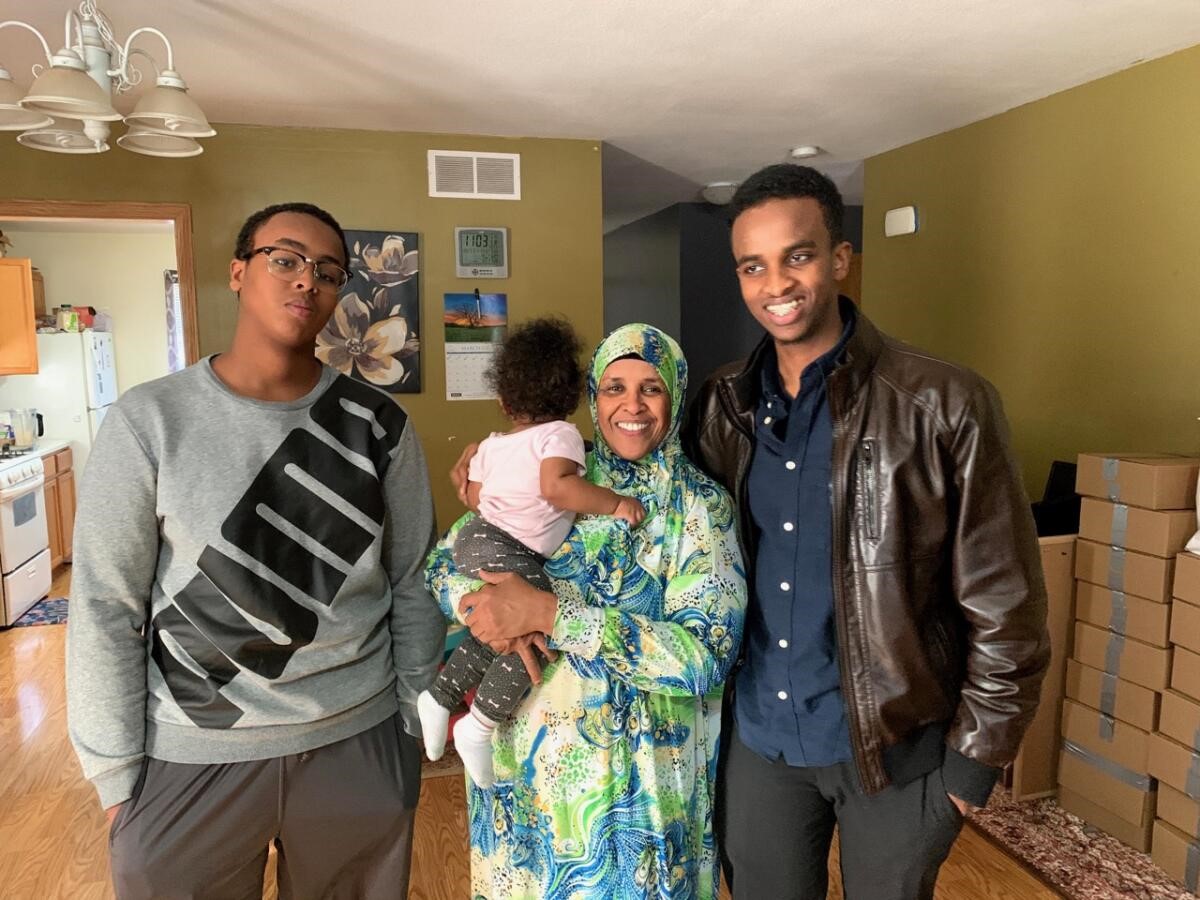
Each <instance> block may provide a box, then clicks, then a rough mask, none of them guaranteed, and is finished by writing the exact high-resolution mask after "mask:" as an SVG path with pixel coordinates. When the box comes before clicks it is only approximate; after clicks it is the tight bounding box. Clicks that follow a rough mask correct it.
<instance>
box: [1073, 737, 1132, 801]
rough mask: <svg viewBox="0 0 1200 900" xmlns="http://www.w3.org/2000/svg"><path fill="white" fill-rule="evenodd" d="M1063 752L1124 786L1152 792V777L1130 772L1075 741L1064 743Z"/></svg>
mask: <svg viewBox="0 0 1200 900" xmlns="http://www.w3.org/2000/svg"><path fill="white" fill-rule="evenodd" d="M1062 746H1063V750H1065V751H1067V753H1070V754H1071V755H1072V756H1074V757H1075V758H1076V759H1081V760H1083V761H1084V762H1085V763H1087V764H1088V765H1089V766H1091V767H1092V768H1093V769H1099V770H1100V771H1101V772H1103V773H1104V774H1105V775H1110V776H1112V777H1113V778H1115V779H1117V781H1119V782H1121V783H1122V784H1127V785H1129V786H1130V787H1131V788H1136V789H1137V790H1139V791H1148V790H1150V776H1149V775H1139V774H1138V773H1137V772H1130V771H1129V770H1128V769H1127V768H1125V767H1124V766H1122V765H1119V764H1117V763H1115V762H1113V761H1112V760H1111V759H1105V758H1104V757H1103V756H1101V755H1100V754H1099V753H1093V752H1092V751H1091V750H1085V749H1084V748H1083V747H1080V746H1079V745H1078V744H1076V743H1075V742H1074V741H1063V743H1062Z"/></svg>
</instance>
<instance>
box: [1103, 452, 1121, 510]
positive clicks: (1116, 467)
mask: <svg viewBox="0 0 1200 900" xmlns="http://www.w3.org/2000/svg"><path fill="white" fill-rule="evenodd" d="M1120 470H1121V461H1120V460H1119V459H1106V460H1104V483H1105V484H1106V485H1108V499H1109V500H1112V501H1113V502H1114V503H1116V502H1117V501H1118V500H1120V499H1121V483H1120V481H1118V480H1117V479H1118V477H1119V474H1118V473H1119V472H1120Z"/></svg>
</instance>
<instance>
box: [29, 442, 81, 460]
mask: <svg viewBox="0 0 1200 900" xmlns="http://www.w3.org/2000/svg"><path fill="white" fill-rule="evenodd" d="M70 446H71V442H70V441H57V440H47V439H42V440H39V441H38V442H37V443H36V444H34V446H33V454H32V455H33V456H38V457H43V456H49V455H50V454H52V453H57V452H58V451H59V450H66V449H67V448H68V447H70Z"/></svg>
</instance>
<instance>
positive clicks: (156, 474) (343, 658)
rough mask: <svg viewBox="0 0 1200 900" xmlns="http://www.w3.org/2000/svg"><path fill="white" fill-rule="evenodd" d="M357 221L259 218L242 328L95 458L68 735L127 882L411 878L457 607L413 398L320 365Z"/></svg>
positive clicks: (117, 419)
mask: <svg viewBox="0 0 1200 900" xmlns="http://www.w3.org/2000/svg"><path fill="white" fill-rule="evenodd" d="M347 264H348V259H347V252H346V245H345V236H344V235H343V233H342V230H341V228H340V227H339V226H338V224H337V222H336V221H335V220H334V219H333V217H332V216H330V215H329V214H328V213H326V212H325V211H323V210H321V209H318V208H317V207H315V206H311V205H309V204H285V205H281V206H274V207H269V208H267V209H265V210H262V211H261V212H259V213H256V214H255V215H253V216H251V217H250V219H248V220H247V222H246V224H245V225H244V226H243V228H242V231H241V234H240V235H239V236H238V240H237V248H236V253H235V259H234V260H233V261H232V263H231V264H230V287H231V288H232V289H233V290H234V291H235V292H236V293H237V295H238V303H239V308H238V319H237V327H236V330H235V333H234V338H233V343H232V346H231V347H230V349H229V351H228V352H226V353H222V354H219V355H217V356H212V357H209V358H207V359H204V360H202V361H201V362H199V363H197V364H196V365H193V366H191V367H189V368H188V369H185V370H184V371H182V372H179V373H177V374H174V375H169V376H167V377H166V378H162V379H159V380H157V381H153V382H150V383H149V384H143V385H139V386H137V387H135V388H133V389H131V390H129V391H128V392H127V393H126V394H125V395H124V396H122V397H121V399H120V400H119V401H118V402H117V403H116V404H115V405H114V406H113V407H112V409H111V410H110V411H109V413H108V416H107V418H106V419H105V422H104V426H103V427H102V428H101V429H100V433H99V435H98V436H97V439H96V445H95V448H94V449H93V450H92V453H91V456H90V458H89V460H88V465H87V471H86V472H85V475H84V479H83V485H82V489H81V492H80V498H79V510H78V518H77V525H76V530H75V548H74V559H75V562H74V574H73V584H72V592H71V593H72V598H71V616H70V621H69V625H68V638H67V702H68V720H69V727H70V734H71V740H72V742H73V744H74V746H75V750H76V752H77V753H78V754H79V759H80V762H81V763H82V765H83V771H84V774H85V775H86V776H87V777H88V778H89V779H90V780H91V781H92V783H93V784H94V785H95V786H96V789H97V791H98V792H99V794H100V802H101V804H102V805H103V806H104V808H105V810H106V811H107V814H108V819H109V822H110V827H111V836H110V845H111V855H112V869H113V880H114V883H115V885H116V890H117V896H118V897H119V898H121V900H129V898H151V897H188V898H201V897H212V898H227V897H251V896H253V897H257V896H261V890H262V881H263V870H264V866H265V863H266V859H267V849H268V845H269V844H271V843H272V842H273V843H274V844H275V847H276V849H277V852H278V857H279V885H280V895H281V896H290V897H296V898H301V897H312V898H317V897H335V896H336V897H356V898H384V897H387V898H394V897H404V896H406V894H407V890H408V869H409V857H410V853H411V847H412V823H413V815H414V812H415V808H416V803H417V795H418V792H419V789H420V758H419V750H418V748H417V744H416V740H415V738H414V737H412V735H418V734H419V733H420V732H419V725H418V719H417V716H416V707H415V701H416V696H417V693H418V692H419V691H420V690H422V689H423V688H425V687H426V686H427V685H428V684H429V682H430V681H432V679H433V676H434V673H435V670H436V667H437V663H438V661H439V660H440V658H441V654H442V647H443V640H444V635H445V620H444V619H443V618H442V615H441V613H440V612H439V610H438V608H437V605H436V603H435V602H434V600H433V598H432V597H431V596H430V595H429V594H428V593H427V592H426V590H425V587H424V584H423V579H422V568H423V564H424V560H425V556H426V553H427V552H428V550H429V547H430V545H431V543H432V541H433V537H434V517H433V503H432V497H431V494H430V489H429V475H428V471H427V470H426V467H425V461H424V458H423V455H422V452H421V445H420V443H419V442H418V440H417V436H416V434H415V432H414V430H413V427H412V423H411V422H410V421H409V419H408V416H407V415H406V414H405V412H404V410H403V409H401V408H400V407H399V406H398V405H396V403H395V402H394V401H393V400H392V398H391V397H390V396H389V395H387V394H386V393H384V392H383V391H380V390H378V389H376V388H374V387H371V386H369V385H366V384H363V383H361V382H359V381H355V380H352V379H350V378H348V377H347V376H345V375H342V374H339V373H338V372H337V370H335V369H332V368H329V367H327V366H323V365H321V364H320V363H319V362H318V361H317V360H316V358H315V357H314V355H313V350H314V344H315V341H316V337H317V334H318V332H320V331H321V329H322V328H323V327H324V325H325V323H326V321H327V320H328V319H329V317H330V315H331V314H332V313H333V311H334V309H335V308H336V306H337V302H338V290H339V288H341V287H342V286H343V285H344V284H345V282H346V280H347V277H348V274H347V272H346V266H347Z"/></svg>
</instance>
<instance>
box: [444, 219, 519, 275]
mask: <svg viewBox="0 0 1200 900" xmlns="http://www.w3.org/2000/svg"><path fill="white" fill-rule="evenodd" d="M454 253H455V260H454V262H455V269H456V274H457V275H458V277H459V278H507V277H508V229H507V228H461V227H460V228H455V229H454Z"/></svg>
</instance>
